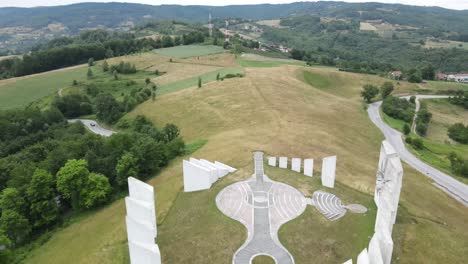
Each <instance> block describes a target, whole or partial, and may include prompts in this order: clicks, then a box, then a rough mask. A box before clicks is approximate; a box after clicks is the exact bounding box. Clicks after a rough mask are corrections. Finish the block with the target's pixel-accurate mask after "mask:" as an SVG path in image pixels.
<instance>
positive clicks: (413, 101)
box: [409, 95, 416, 104]
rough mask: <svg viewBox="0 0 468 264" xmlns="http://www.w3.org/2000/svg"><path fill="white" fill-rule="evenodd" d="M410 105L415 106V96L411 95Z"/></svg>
mask: <svg viewBox="0 0 468 264" xmlns="http://www.w3.org/2000/svg"><path fill="white" fill-rule="evenodd" d="M409 101H410V103H412V104H415V103H416V96H414V95H412V96H411V97H410V99H409Z"/></svg>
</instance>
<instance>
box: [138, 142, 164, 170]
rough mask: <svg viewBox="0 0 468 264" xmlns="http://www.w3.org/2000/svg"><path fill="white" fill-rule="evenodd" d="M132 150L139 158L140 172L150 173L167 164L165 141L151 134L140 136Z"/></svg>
mask: <svg viewBox="0 0 468 264" xmlns="http://www.w3.org/2000/svg"><path fill="white" fill-rule="evenodd" d="M130 151H131V153H132V154H133V156H134V157H135V158H136V159H137V160H138V167H139V168H140V171H139V174H144V175H149V174H151V173H153V172H155V171H156V170H158V169H159V168H161V167H162V166H164V165H166V164H167V157H166V153H165V149H164V145H163V143H160V142H156V141H155V140H154V139H152V138H151V137H149V136H141V137H139V138H138V140H137V141H136V142H135V144H133V147H132V148H131V150H130Z"/></svg>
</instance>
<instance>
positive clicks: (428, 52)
mask: <svg viewBox="0 0 468 264" xmlns="http://www.w3.org/2000/svg"><path fill="white" fill-rule="evenodd" d="M281 25H282V26H285V27H287V28H272V27H266V28H265V31H264V33H263V35H262V37H263V38H264V39H266V40H268V41H271V42H273V43H279V44H283V45H285V46H288V47H292V48H294V49H295V51H293V53H292V54H291V55H292V57H293V58H295V59H302V60H306V61H312V62H313V63H320V64H325V65H337V66H338V67H340V68H343V69H352V70H354V71H358V72H367V73H372V72H374V73H377V72H388V71H390V70H396V69H398V70H410V69H411V68H418V69H421V68H423V67H427V66H428V65H431V67H434V69H435V70H437V71H442V72H463V71H468V63H466V61H468V50H463V49H456V48H453V49H425V48H422V47H421V46H420V45H414V44H413V43H411V42H410V41H414V39H412V40H408V39H401V38H399V37H398V36H396V35H394V36H393V37H390V38H383V37H381V36H379V35H378V34H376V33H374V32H367V31H360V30H359V21H358V20H355V19H351V20H331V21H323V20H322V19H321V18H320V17H318V16H313V15H301V16H291V17H287V18H284V19H282V20H281Z"/></svg>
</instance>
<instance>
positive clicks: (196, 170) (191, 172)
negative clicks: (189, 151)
mask: <svg viewBox="0 0 468 264" xmlns="http://www.w3.org/2000/svg"><path fill="white" fill-rule="evenodd" d="M182 164H183V165H182V166H183V174H184V192H194V191H200V190H207V189H209V188H211V184H212V171H211V170H209V169H208V168H206V167H203V166H200V165H198V164H195V163H192V162H190V161H186V160H184V161H183V162H182Z"/></svg>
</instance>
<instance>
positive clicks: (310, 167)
mask: <svg viewBox="0 0 468 264" xmlns="http://www.w3.org/2000/svg"><path fill="white" fill-rule="evenodd" d="M313 173H314V160H313V159H305V160H304V175H306V176H310V177H312V175H313Z"/></svg>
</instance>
